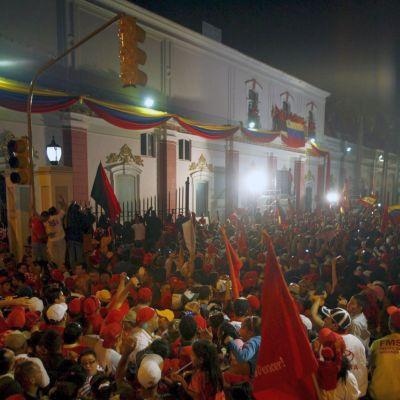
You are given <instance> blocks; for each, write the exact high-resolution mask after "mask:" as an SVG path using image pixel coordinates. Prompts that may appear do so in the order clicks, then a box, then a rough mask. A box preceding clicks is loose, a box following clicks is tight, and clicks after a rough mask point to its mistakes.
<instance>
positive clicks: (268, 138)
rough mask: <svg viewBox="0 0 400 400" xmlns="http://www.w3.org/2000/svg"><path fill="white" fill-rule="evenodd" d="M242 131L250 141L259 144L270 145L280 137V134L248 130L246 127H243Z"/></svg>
mask: <svg viewBox="0 0 400 400" xmlns="http://www.w3.org/2000/svg"><path fill="white" fill-rule="evenodd" d="M240 130H241V132H242V133H243V135H244V136H245V137H247V138H248V139H249V140H251V141H253V142H258V143H270V142H272V141H274V140H275V139H276V138H277V137H279V136H280V132H274V131H265V130H260V129H247V128H245V127H244V126H241V128H240Z"/></svg>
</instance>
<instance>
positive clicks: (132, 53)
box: [118, 15, 147, 87]
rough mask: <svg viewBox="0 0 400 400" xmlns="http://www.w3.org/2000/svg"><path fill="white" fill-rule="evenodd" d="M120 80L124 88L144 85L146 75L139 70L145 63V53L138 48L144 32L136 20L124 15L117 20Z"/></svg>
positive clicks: (143, 37) (142, 40) (144, 35)
mask: <svg viewBox="0 0 400 400" xmlns="http://www.w3.org/2000/svg"><path fill="white" fill-rule="evenodd" d="M118 37H119V60H120V78H121V80H122V83H123V85H124V87H126V86H136V85H143V86H144V85H146V83H147V75H146V74H145V73H144V72H143V71H141V70H140V69H139V66H140V65H144V63H145V62H146V57H147V56H146V53H145V52H144V51H143V50H141V49H140V48H139V47H138V44H139V43H143V42H144V39H145V37H146V32H145V31H144V30H143V29H142V28H140V27H139V26H138V25H137V22H136V19H135V18H133V17H131V16H129V15H124V16H122V17H121V19H120V20H119V30H118Z"/></svg>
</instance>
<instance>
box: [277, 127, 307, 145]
mask: <svg viewBox="0 0 400 400" xmlns="http://www.w3.org/2000/svg"><path fill="white" fill-rule="evenodd" d="M281 139H282V141H283V143H285V144H286V146H289V147H294V148H297V147H304V146H305V144H306V140H305V135H304V124H303V123H301V122H294V121H290V120H286V132H283V133H282V134H281Z"/></svg>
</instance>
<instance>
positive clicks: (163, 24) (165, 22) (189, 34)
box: [85, 0, 330, 99]
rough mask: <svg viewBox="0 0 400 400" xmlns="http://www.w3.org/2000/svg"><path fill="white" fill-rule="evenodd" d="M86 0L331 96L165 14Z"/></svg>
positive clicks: (116, 1)
mask: <svg viewBox="0 0 400 400" xmlns="http://www.w3.org/2000/svg"><path fill="white" fill-rule="evenodd" d="M85 1H86V2H89V3H92V4H95V5H97V6H100V7H102V8H103V9H107V10H109V11H111V12H115V13H118V12H124V13H126V14H131V15H133V16H135V17H137V18H138V19H139V21H140V22H141V23H143V24H144V25H147V26H149V27H151V28H153V29H154V30H156V31H159V32H162V33H164V34H166V35H168V36H172V37H174V38H176V39H179V40H184V41H186V42H187V43H190V44H192V45H194V46H196V47H200V48H203V49H205V50H207V51H208V52H211V53H214V54H216V55H218V56H221V55H222V56H224V57H226V58H229V59H231V60H233V61H235V62H239V63H240V64H241V65H243V66H245V67H247V68H250V69H253V70H254V69H256V70H258V71H259V73H261V74H267V75H269V76H271V77H272V78H274V79H276V80H278V81H280V82H282V83H284V84H287V83H290V84H291V85H293V86H295V87H296V88H298V89H300V90H304V91H307V92H310V93H312V94H314V95H316V96H319V97H320V98H322V99H326V98H327V97H329V96H330V93H329V92H327V91H325V90H322V89H320V88H318V87H316V86H314V85H311V84H309V83H307V82H305V81H303V80H301V79H298V78H296V77H294V76H292V75H289V74H287V73H285V72H283V71H281V70H279V69H277V68H274V67H271V66H269V65H268V64H265V63H263V62H261V61H258V60H256V59H254V58H251V57H249V56H246V55H245V54H243V53H241V52H239V51H238V50H235V49H233V48H231V47H229V46H226V45H224V44H222V43H220V42H216V41H214V40H212V39H209V38H208V37H206V36H204V35H202V34H200V33H198V32H195V31H193V30H191V29H188V28H185V27H184V26H182V25H179V24H177V23H175V22H173V21H171V20H169V19H167V18H164V17H162V16H160V15H158V14H155V13H153V12H151V11H148V10H146V9H144V8H142V7H140V6H137V5H136V4H133V3H130V2H128V1H127V0H85Z"/></svg>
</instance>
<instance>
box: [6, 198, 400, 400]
mask: <svg viewBox="0 0 400 400" xmlns="http://www.w3.org/2000/svg"><path fill="white" fill-rule="evenodd" d="M288 214H289V213H288ZM290 214H291V215H287V221H285V223H282V221H278V220H277V218H276V215H275V213H269V212H265V213H264V214H261V213H260V212H258V213H256V214H255V215H251V216H250V215H249V214H248V213H247V212H246V211H245V210H237V212H235V213H233V214H231V215H230V217H229V218H228V219H227V220H226V221H224V224H223V225H224V227H225V230H224V232H226V235H227V237H228V239H229V241H230V243H231V244H232V246H233V248H234V249H235V251H236V252H237V253H238V254H239V256H240V258H241V262H242V268H241V269H240V283H241V285H240V286H241V288H242V290H241V293H240V297H236V298H235V296H233V294H232V282H231V278H230V274H229V264H228V261H227V257H226V254H225V252H226V248H225V242H224V240H223V239H222V237H221V229H220V227H221V223H220V221H207V220H206V219H205V218H200V219H197V220H196V218H194V216H186V217H185V216H183V215H180V216H179V217H178V218H177V219H176V221H175V222H174V221H173V219H172V217H171V216H168V217H167V218H166V219H165V221H164V222H162V220H161V219H160V218H159V217H158V216H157V215H156V214H155V212H154V211H153V210H149V211H148V212H147V213H146V215H144V216H143V217H142V216H140V215H137V216H136V217H135V219H134V221H132V222H125V223H124V224H122V225H121V224H115V223H114V224H113V223H111V222H110V221H108V220H107V218H106V216H102V217H101V218H100V220H99V221H95V219H96V218H95V217H94V216H93V215H92V213H91V212H90V210H89V209H86V208H85V209H81V207H80V206H79V205H77V204H76V203H73V204H71V205H70V206H69V207H68V208H67V209H66V205H65V203H64V202H62V201H61V202H60V208H59V209H57V208H54V207H53V208H51V209H50V210H48V211H44V212H42V213H41V214H40V215H36V214H34V215H33V216H32V219H31V226H32V236H31V253H27V254H26V255H25V256H24V258H23V259H22V260H16V259H15V258H14V256H13V255H12V254H10V253H9V252H7V248H6V246H3V247H2V253H1V268H0V296H1V300H0V310H1V315H0V399H8V400H17V399H26V400H31V399H47V398H48V399H57V400H62V399H81V400H86V399H158V398H166V399H168V398H170V399H196V400H214V399H215V400H222V399H244V400H245V399H252V398H253V397H252V396H253V394H252V382H253V378H254V375H255V371H256V367H257V358H258V353H259V349H260V346H261V342H262V334H261V332H262V320H261V318H260V316H261V312H262V307H263V299H262V284H263V277H264V269H265V263H266V245H265V243H264V241H263V240H262V237H263V235H262V231H263V229H266V230H267V231H268V232H269V234H270V237H271V238H272V241H273V244H274V246H275V252H276V255H277V257H278V260H279V263H280V265H281V268H282V272H283V274H284V277H285V280H286V283H287V286H288V288H289V292H290V294H291V296H292V298H293V300H294V304H295V306H296V307H297V309H298V313H299V315H300V318H301V321H302V323H303V327H302V328H303V329H304V331H305V333H306V335H307V337H308V338H309V342H310V348H311V349H312V351H313V352H314V354H315V358H316V360H317V361H318V370H317V373H316V378H317V382H318V386H319V388H320V397H321V399H323V400H325V399H327V400H331V399H335V400H352V399H358V398H361V399H374V400H399V399H400V373H399V371H400V308H399V307H400V229H399V228H398V227H397V226H396V225H389V226H388V227H385V229H381V217H382V216H381V211H380V209H379V208H365V209H361V210H359V209H350V210H346V212H345V213H340V212H339V211H336V210H332V209H329V210H325V211H321V210H317V211H315V212H313V213H295V212H291V213H290ZM191 219H192V221H193V225H194V229H195V234H196V251H195V253H194V254H193V253H189V252H188V249H187V248H186V245H185V240H184V238H183V233H182V224H183V223H184V222H185V221H188V220H191ZM267 329H268V327H267Z"/></svg>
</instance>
